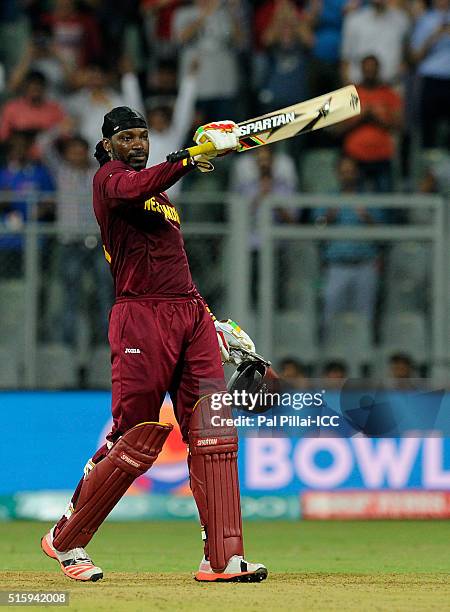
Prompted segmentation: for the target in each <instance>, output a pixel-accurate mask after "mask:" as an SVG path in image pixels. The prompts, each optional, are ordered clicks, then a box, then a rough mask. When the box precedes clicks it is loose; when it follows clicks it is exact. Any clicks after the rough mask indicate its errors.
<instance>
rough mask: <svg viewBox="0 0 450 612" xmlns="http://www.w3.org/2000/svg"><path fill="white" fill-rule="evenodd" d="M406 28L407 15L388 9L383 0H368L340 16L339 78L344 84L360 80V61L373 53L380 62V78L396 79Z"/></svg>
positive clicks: (384, 80) (385, 1) (389, 80)
mask: <svg viewBox="0 0 450 612" xmlns="http://www.w3.org/2000/svg"><path fill="white" fill-rule="evenodd" d="M408 29H409V18H408V16H407V14H406V13H405V12H404V11H402V10H399V9H395V8H390V7H389V6H388V2H387V0H370V3H369V6H364V7H362V8H360V9H357V10H356V11H353V12H350V13H349V14H348V15H347V16H346V17H345V19H344V27H343V33H342V51H341V53H342V79H343V81H344V83H359V82H360V81H361V60H362V59H363V58H364V57H366V56H368V55H375V56H376V57H377V58H378V59H379V61H380V65H381V80H382V81H383V82H386V83H395V82H397V81H398V79H399V77H400V74H401V70H402V62H403V55H404V45H405V42H406V36H407V33H408Z"/></svg>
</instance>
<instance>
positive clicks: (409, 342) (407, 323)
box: [381, 312, 429, 364]
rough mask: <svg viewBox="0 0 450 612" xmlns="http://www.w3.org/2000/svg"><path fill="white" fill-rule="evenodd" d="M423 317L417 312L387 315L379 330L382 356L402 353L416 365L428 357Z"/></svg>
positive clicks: (426, 335)
mask: <svg viewBox="0 0 450 612" xmlns="http://www.w3.org/2000/svg"><path fill="white" fill-rule="evenodd" d="M426 327H427V326H426V321H425V316H424V315H423V314H421V313H418V312H399V313H397V314H390V315H387V316H386V317H385V318H384V320H383V325H382V328H381V353H382V355H388V354H392V353H394V352H403V353H407V354H408V355H410V356H411V357H412V358H413V359H414V361H415V362H416V363H418V364H422V363H425V362H426V361H427V359H428V356H429V343H428V340H427V337H428V334H427V329H426Z"/></svg>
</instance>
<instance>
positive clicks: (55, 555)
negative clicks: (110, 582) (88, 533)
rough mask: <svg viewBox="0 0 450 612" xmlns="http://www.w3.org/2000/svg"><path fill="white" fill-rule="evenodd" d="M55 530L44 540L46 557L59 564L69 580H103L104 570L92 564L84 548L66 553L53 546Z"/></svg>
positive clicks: (51, 530)
mask: <svg viewBox="0 0 450 612" xmlns="http://www.w3.org/2000/svg"><path fill="white" fill-rule="evenodd" d="M53 529H54V527H53ZM53 529H50V531H49V532H48V533H47V534H46V535H45V536H44V537H43V538H42V540H41V548H42V550H43V551H44V552H45V554H46V555H48V556H49V557H51V558H52V559H55V560H56V561H58V562H59V565H60V567H61V570H62V571H63V573H64V574H65V575H66V576H67V577H68V578H72V580H81V581H83V582H87V581H88V580H90V581H91V582H96V581H97V580H100V579H101V578H103V570H102V569H101V568H100V567H97V566H95V565H94V564H93V563H92V560H91V558H90V557H89V555H88V554H87V552H86V551H85V550H84V548H72V549H71V550H67V551H66V552H60V551H59V550H56V548H55V547H54V546H53Z"/></svg>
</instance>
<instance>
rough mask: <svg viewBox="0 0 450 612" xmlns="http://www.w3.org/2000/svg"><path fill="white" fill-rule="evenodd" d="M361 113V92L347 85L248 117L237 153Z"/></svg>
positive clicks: (180, 154)
mask: <svg viewBox="0 0 450 612" xmlns="http://www.w3.org/2000/svg"><path fill="white" fill-rule="evenodd" d="M360 112H361V105H360V102H359V96H358V92H357V91H356V87H355V86H354V85H347V87H342V88H341V89H337V90H336V91H332V92H330V93H327V94H324V95H322V96H318V97H317V98H313V99H312V100H306V101H305V102H299V103H298V104H293V105H292V106H287V107H286V108H282V109H280V110H277V111H273V112H272V113H267V114H266V115H261V117H255V118H254V119H248V120H247V121H243V122H242V123H238V126H239V132H240V136H239V148H238V149H237V152H238V153H242V152H243V151H250V150H251V149H254V148H256V147H262V146H263V145H268V144H272V143H273V142H278V141H279V140H285V139H286V138H292V137H293V136H298V135H299V134H305V133H306V132H312V131H313V130H320V128H324V127H328V126H329V125H333V124H334V123H339V121H344V120H345V119H349V118H350V117H354V116H355V115H359V113H360ZM212 151H214V145H213V144H212V143H211V142H206V143H205V144H200V145H196V146H194V147H189V148H187V149H181V150H180V151H175V152H174V153H170V154H169V155H168V156H167V161H169V162H176V161H179V160H180V159H186V158H188V157H194V156H195V155H200V154H202V153H211V152H212Z"/></svg>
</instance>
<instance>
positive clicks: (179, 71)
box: [0, 0, 450, 343]
mask: <svg viewBox="0 0 450 612" xmlns="http://www.w3.org/2000/svg"><path fill="white" fill-rule="evenodd" d="M347 83H355V84H356V85H357V87H358V91H359V94H360V98H361V104H362V113H361V115H360V117H358V118H355V119H354V120H350V121H348V122H346V123H343V124H338V125H337V126H336V127H335V129H329V130H325V131H322V132H315V133H314V134H312V135H309V136H307V137H303V138H298V139H293V140H291V141H288V142H286V143H284V144H283V145H282V146H281V147H278V148H276V147H272V148H269V147H267V148H261V149H259V151H258V152H257V153H256V154H253V155H248V156H242V157H240V158H239V162H237V161H236V160H232V159H227V160H224V162H223V163H222V164H217V165H218V166H220V165H221V166H222V167H221V168H220V169H219V171H218V173H217V177H218V178H216V179H214V180H215V181H216V183H215V184H214V185H215V187H218V186H219V187H220V188H221V189H228V190H230V191H236V192H238V193H240V194H243V195H245V197H248V198H249V199H250V200H251V201H252V202H253V203H254V204H253V207H252V210H253V212H254V215H255V217H256V216H257V214H258V202H260V200H261V198H262V197H264V196H265V195H267V194H274V195H280V196H283V195H286V194H295V193H298V192H301V191H315V192H319V193H320V192H326V191H328V192H331V191H334V192H336V193H342V194H346V193H359V192H364V191H365V192H380V193H389V192H392V191H396V190H397V191H398V190H403V191H420V192H423V193H435V192H443V193H448V192H449V191H450V161H449V158H448V157H447V155H446V150H447V149H448V146H449V144H450V3H449V0H431V1H424V0H367V1H364V0H303V1H301V0H298V1H295V0H260V1H257V0H226V1H224V0H223V1H221V0H190V1H188V0H129V1H128V2H119V1H116V0H84V1H80V2H77V1H75V0H2V2H1V6H0V100H1V108H0V144H1V159H0V190H1V191H4V192H9V193H10V192H13V193H17V194H20V192H22V191H23V190H24V189H27V190H29V189H35V190H36V191H40V192H45V197H42V198H41V199H40V201H39V202H37V205H35V206H34V207H33V209H32V210H30V207H29V206H28V204H27V202H25V201H24V198H23V197H22V198H21V197H20V195H18V196H17V199H16V198H15V197H12V198H11V197H9V198H6V197H5V198H4V199H3V200H2V201H0V224H1V225H0V226H1V227H3V228H6V229H10V230H11V231H15V230H18V229H20V228H21V227H23V224H24V223H26V222H27V220H28V219H29V218H31V217H33V218H34V219H38V220H41V221H47V222H53V221H54V222H56V223H58V224H59V226H60V227H61V228H62V230H64V228H66V229H67V228H72V229H78V228H81V227H86V228H88V227H90V226H92V225H93V224H94V223H95V220H94V218H93V214H92V211H91V206H90V201H91V196H90V190H91V181H92V176H93V173H94V172H95V170H96V163H94V161H95V160H94V159H93V155H92V154H93V149H94V147H95V144H96V142H97V141H98V140H99V137H100V129H99V128H100V126H101V124H102V120H103V115H104V114H105V113H106V112H107V111H108V110H110V109H111V108H112V107H114V106H118V105H129V106H132V107H134V108H137V109H138V110H141V111H142V112H144V113H145V114H146V117H147V119H148V123H149V126H150V135H151V136H150V138H151V154H150V163H159V162H161V161H163V160H164V159H165V155H166V154H167V153H169V152H170V151H173V150H176V149H179V148H181V146H183V145H185V144H187V143H188V142H191V137H192V133H193V130H194V129H195V127H196V126H198V125H200V124H201V123H204V122H205V121H208V120H214V119H224V118H230V119H233V120H235V121H240V120H243V119H246V118H250V117H254V116H257V115H259V114H261V113H263V112H268V111H271V110H275V109H277V108H282V107H285V106H287V105H289V104H293V103H296V102H299V101H301V100H307V99H309V98H312V97H314V96H316V95H319V94H322V93H326V92H328V91H331V90H333V89H336V88H338V87H340V86H342V85H344V84H347ZM436 150H439V151H440V153H439V155H436ZM430 151H432V153H433V154H432V155H430V154H429V152H430ZM317 165H318V166H319V167H320V169H321V174H320V184H311V183H313V181H314V176H316V175H317ZM314 167H316V173H314V172H312V173H310V172H309V171H310V169H311V168H313V170H314ZM311 177H312V178H311ZM197 182H198V179H197ZM195 188H196V180H195V179H193V180H191V181H189V180H186V181H184V183H183V184H182V185H181V189H185V190H192V189H194V190H195ZM179 190H180V187H179V186H178V185H177V186H175V188H174V190H173V193H172V194H171V195H172V197H174V198H177V196H179ZM54 194H57V195H54ZM408 220H409V219H408V217H407V216H404V215H400V214H397V213H395V211H394V213H390V214H388V213H387V212H386V211H385V210H378V209H371V210H370V211H369V210H366V209H364V208H359V209H346V208H342V209H334V210H327V209H322V210H321V209H315V210H314V211H299V212H295V214H294V213H292V210H291V211H289V210H284V209H283V208H280V209H279V210H277V211H276V222H279V223H334V224H339V225H355V224H362V225H366V224H370V225H373V224H378V223H383V224H385V223H391V222H393V221H394V222H400V223H407V222H408ZM250 241H251V244H250V248H251V249H252V251H253V252H254V253H257V251H258V249H259V247H260V244H259V238H258V236H257V235H252V236H251V237H250ZM87 246H89V245H87V244H86V243H85V239H84V238H83V240H80V239H79V238H74V237H73V236H72V237H67V239H66V240H64V239H62V240H61V241H60V244H59V245H58V248H59V251H58V261H60V262H62V264H61V265H62V267H61V270H60V274H61V278H62V279H63V282H64V287H65V296H66V298H65V299H66V303H67V304H71V305H72V307H71V308H66V307H65V308H63V312H64V317H63V322H62V323H61V326H60V330H61V334H62V339H63V340H64V341H65V342H68V343H72V342H73V341H74V339H73V333H74V329H75V328H76V325H75V323H74V318H73V317H74V316H76V312H75V311H76V308H74V307H73V305H74V304H77V299H79V298H77V291H76V288H75V287H76V281H77V278H79V276H80V273H81V272H82V270H83V269H86V270H89V271H90V272H91V273H92V274H93V275H94V276H95V286H96V289H97V291H98V296H97V299H98V303H99V305H100V308H99V314H100V316H99V321H100V320H103V321H104V324H103V327H105V325H106V314H105V313H106V312H107V309H108V304H109V301H110V287H109V285H108V282H109V279H108V278H107V274H108V270H107V267H106V266H104V265H103V262H102V261H101V260H100V259H99V256H98V252H99V249H97V248H96V249H89V248H86V247H87ZM91 246H96V243H95V241H94V242H92V245H91ZM22 250H23V242H22V239H21V238H20V236H15V237H11V236H8V237H5V236H0V276H1V277H2V278H7V277H17V276H21V275H22V274H23V267H22V266H21V264H20V254H21V253H22ZM100 254H101V253H100ZM321 256H322V266H323V274H324V281H323V288H324V289H323V296H322V300H323V312H324V320H323V328H324V330H325V332H326V326H327V324H328V322H330V321H332V320H333V316H334V315H335V314H336V313H339V312H341V311H347V310H350V309H352V308H353V309H355V310H357V311H358V312H360V313H363V314H365V315H366V316H367V317H368V319H369V320H370V321H371V322H373V321H375V320H376V316H377V315H376V308H377V303H378V304H379V303H380V269H381V265H380V261H381V260H382V258H383V256H384V252H383V251H382V250H380V249H379V247H377V246H375V245H373V244H371V243H368V242H361V243H358V242H355V241H353V242H343V241H339V242H338V241H336V242H333V243H330V244H329V245H327V246H325V247H324V248H323V249H322V250H321ZM400 257H401V255H400ZM13 261H14V265H13V264H12V262H13ZM18 262H19V263H18ZM22 263H23V262H22ZM193 267H194V273H195V261H194V262H193ZM298 282H299V283H301V282H302V279H298ZM350 286H351V288H352V292H351V295H350V293H349V292H348V287H350ZM419 289H420V290H422V288H419ZM207 297H208V296H207ZM252 300H253V302H254V304H256V303H257V293H256V291H254V292H253V295H252ZM213 301H214V297H213ZM422 306H423V309H422V314H424V313H425V309H426V305H422ZM422 306H421V308H422ZM325 332H324V333H325Z"/></svg>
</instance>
